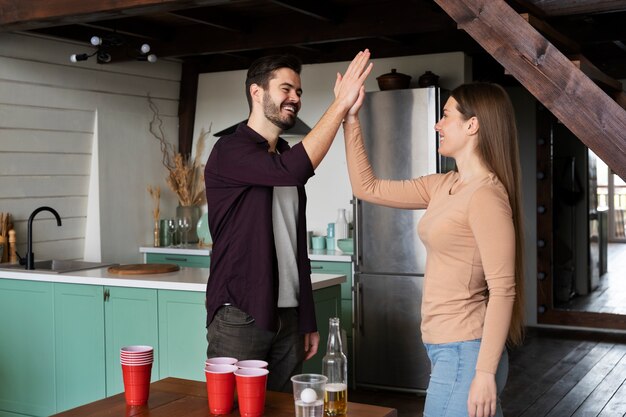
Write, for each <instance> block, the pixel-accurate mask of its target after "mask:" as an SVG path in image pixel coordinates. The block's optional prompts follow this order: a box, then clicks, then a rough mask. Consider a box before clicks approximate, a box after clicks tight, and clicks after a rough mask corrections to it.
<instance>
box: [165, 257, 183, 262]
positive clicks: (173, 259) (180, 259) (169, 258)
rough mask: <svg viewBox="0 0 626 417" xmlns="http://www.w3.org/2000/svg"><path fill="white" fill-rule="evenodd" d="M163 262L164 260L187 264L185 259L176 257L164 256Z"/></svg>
mask: <svg viewBox="0 0 626 417" xmlns="http://www.w3.org/2000/svg"><path fill="white" fill-rule="evenodd" d="M165 260H166V261H178V262H187V258H178V257H176V256H172V257H170V256H166V257H165Z"/></svg>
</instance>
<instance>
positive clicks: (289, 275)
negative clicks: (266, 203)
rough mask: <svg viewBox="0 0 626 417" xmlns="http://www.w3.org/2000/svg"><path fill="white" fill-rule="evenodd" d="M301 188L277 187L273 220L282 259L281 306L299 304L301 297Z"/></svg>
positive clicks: (279, 305)
mask: <svg viewBox="0 0 626 417" xmlns="http://www.w3.org/2000/svg"><path fill="white" fill-rule="evenodd" d="M297 219H298V189H297V188H296V187H274V200H273V201H272V222H273V225H274V244H275V245H276V257H277V258H278V307H281V308H284V307H297V306H298V299H299V298H300V282H299V278H298V264H297V263H296V256H297V255H296V254H297V247H298V244H297V239H296V222H297Z"/></svg>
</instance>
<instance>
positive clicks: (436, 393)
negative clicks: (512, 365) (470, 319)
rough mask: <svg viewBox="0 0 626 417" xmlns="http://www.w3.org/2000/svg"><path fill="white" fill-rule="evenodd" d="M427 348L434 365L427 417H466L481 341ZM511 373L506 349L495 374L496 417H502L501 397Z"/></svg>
mask: <svg viewBox="0 0 626 417" xmlns="http://www.w3.org/2000/svg"><path fill="white" fill-rule="evenodd" d="M424 346H426V352H427V353H428V357H429V358H430V363H431V373H430V382H429V383H428V389H427V390H426V403H425V405H424V417H467V416H468V415H469V414H468V411H467V398H468V396H469V389H470V384H471V383H472V379H474V372H475V368H476V361H477V360H478V350H479V349H480V339H477V340H468V341H464V342H455V343H442V344H437V345H434V344H426V343H425V344H424ZM508 373H509V357H508V354H507V352H506V349H504V351H503V352H502V357H501V358H500V363H499V364H498V369H497V371H496V385H497V389H498V400H497V410H496V417H502V407H501V406H500V394H502V390H503V389H504V385H505V384H506V378H507V375H508Z"/></svg>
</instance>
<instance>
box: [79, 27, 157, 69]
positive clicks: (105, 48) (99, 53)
mask: <svg viewBox="0 0 626 417" xmlns="http://www.w3.org/2000/svg"><path fill="white" fill-rule="evenodd" d="M89 43H91V45H92V46H95V47H96V48H97V49H96V50H95V51H94V52H93V53H91V54H89V53H82V54H72V55H70V61H71V62H80V61H86V60H88V59H89V58H91V57H92V56H95V57H96V61H97V62H98V64H107V63H109V62H111V60H112V57H111V52H110V50H111V49H112V48H117V47H121V46H123V45H124V44H125V43H126V42H125V40H124V38H122V37H121V36H120V35H118V34H112V35H108V36H102V37H100V36H92V37H91V39H90V40H89ZM150 50H151V48H150V45H148V44H147V43H144V44H142V45H141V47H140V48H139V49H138V50H137V51H135V54H134V55H131V56H132V57H133V58H134V59H136V60H137V61H148V62H150V63H152V64H153V63H155V62H156V61H157V56H156V55H155V54H149V52H150Z"/></svg>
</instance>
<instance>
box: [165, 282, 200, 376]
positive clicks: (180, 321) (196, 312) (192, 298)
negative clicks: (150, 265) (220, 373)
mask: <svg viewBox="0 0 626 417" xmlns="http://www.w3.org/2000/svg"><path fill="white" fill-rule="evenodd" d="M205 297H206V296H205V293H204V292H193V291H167V290H159V348H160V352H159V369H160V372H161V378H165V377H168V376H171V377H176V378H184V379H192V380H196V381H204V379H205V377H204V370H203V369H204V361H205V359H206V348H207V341H206V308H205V306H204V302H205Z"/></svg>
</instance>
